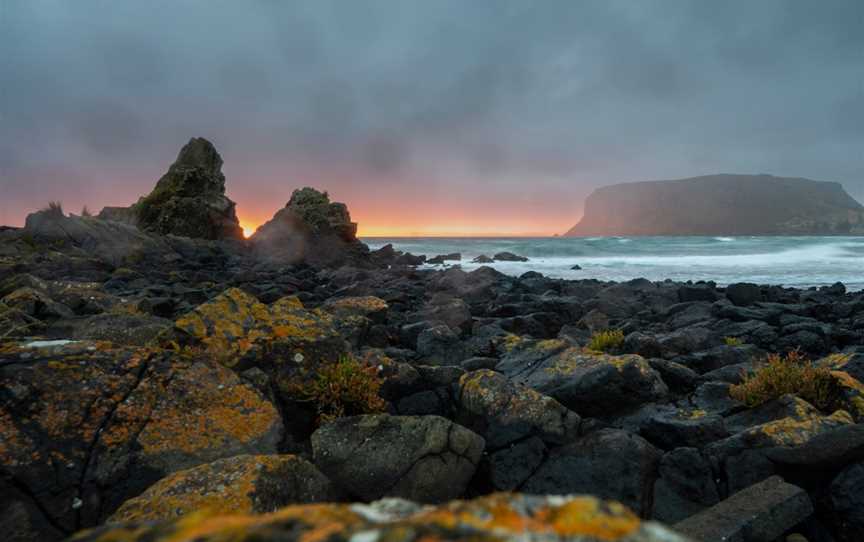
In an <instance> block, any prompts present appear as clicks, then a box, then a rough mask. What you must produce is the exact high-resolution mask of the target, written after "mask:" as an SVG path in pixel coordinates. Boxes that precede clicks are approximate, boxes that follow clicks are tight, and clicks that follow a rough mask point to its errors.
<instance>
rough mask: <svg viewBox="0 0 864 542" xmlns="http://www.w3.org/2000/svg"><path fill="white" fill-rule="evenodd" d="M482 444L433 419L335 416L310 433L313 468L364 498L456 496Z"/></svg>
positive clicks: (439, 498) (459, 428)
mask: <svg viewBox="0 0 864 542" xmlns="http://www.w3.org/2000/svg"><path fill="white" fill-rule="evenodd" d="M483 446H484V442H483V438H482V437H480V436H478V435H477V434H475V433H473V432H472V431H470V430H468V429H466V428H464V427H462V426H460V425H456V424H454V423H453V422H451V421H449V420H447V419H445V418H441V417H438V416H389V415H387V414H380V415H370V416H355V417H351V418H340V419H338V420H335V421H333V422H331V423H328V424H326V425H324V426H322V427H321V428H320V429H318V430H317V431H315V433H313V434H312V449H313V450H314V453H315V464H316V465H317V466H318V468H319V469H321V471H322V472H324V474H326V475H327V476H328V477H329V478H330V479H331V480H333V481H334V482H335V483H337V484H338V485H339V486H341V487H343V488H344V489H346V490H347V491H349V492H350V493H351V494H353V495H355V496H357V497H360V498H362V499H365V500H374V499H378V498H381V497H383V496H385V495H386V496H392V497H403V498H406V499H413V500H416V501H419V502H438V501H443V500H447V499H451V498H455V497H457V496H459V495H461V494H462V492H463V491H464V490H465V487H466V486H467V485H468V481H469V480H470V479H471V477H472V476H473V475H474V471H475V470H476V468H477V463H478V461H479V460H480V455H481V454H482V453H483Z"/></svg>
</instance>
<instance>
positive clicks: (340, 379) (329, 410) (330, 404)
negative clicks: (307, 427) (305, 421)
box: [292, 356, 387, 423]
mask: <svg viewBox="0 0 864 542" xmlns="http://www.w3.org/2000/svg"><path fill="white" fill-rule="evenodd" d="M305 376H306V377H305V378H304V377H303V375H301V379H300V381H299V382H297V383H295V384H294V385H293V386H292V388H293V389H292V391H293V393H294V395H295V396H296V397H297V398H298V399H299V400H300V401H303V402H308V403H312V404H313V405H314V406H315V409H316V411H317V414H318V423H324V422H327V421H329V420H333V419H336V418H341V417H343V416H356V415H360V414H374V413H376V412H384V411H385V410H386V408H387V403H386V402H385V401H384V399H382V398H381V397H380V396H379V395H378V392H379V390H380V389H381V384H382V379H381V377H380V376H379V375H378V370H377V369H376V368H375V367H372V366H369V365H367V364H366V363H364V362H362V361H359V360H357V359H356V358H354V357H352V356H343V357H342V358H340V359H339V360H338V361H336V362H330V363H324V364H322V365H320V366H318V367H317V368H316V369H315V370H314V372H313V373H312V374H309V375H305Z"/></svg>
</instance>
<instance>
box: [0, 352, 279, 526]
mask: <svg viewBox="0 0 864 542" xmlns="http://www.w3.org/2000/svg"><path fill="white" fill-rule="evenodd" d="M281 433H282V423H281V420H280V418H279V415H278V412H277V410H276V408H275V407H274V406H273V405H272V404H271V403H269V402H267V401H266V400H265V399H264V398H263V396H262V395H261V394H260V393H259V392H258V391H257V390H255V389H254V388H252V387H251V386H249V385H247V384H245V383H244V382H243V381H241V380H240V379H239V377H238V376H237V375H236V374H235V373H234V372H232V371H230V370H228V369H226V368H224V367H222V366H220V365H218V364H215V363H212V362H208V361H206V360H203V359H200V358H197V357H194V356H181V355H179V354H177V353H172V352H167V351H159V350H146V349H138V350H131V349H125V348H114V347H112V346H111V345H110V344H106V343H92V342H80V343H73V344H67V345H61V346H58V347H55V348H41V349H20V348H19V349H18V350H17V351H8V352H7V353H4V363H3V364H2V365H0V435H2V438H0V471H2V477H3V478H4V479H6V480H11V481H12V483H13V485H14V486H15V487H16V488H18V489H19V490H20V491H21V492H22V493H23V494H24V495H25V496H26V499H24V500H21V499H20V498H17V497H15V496H13V495H11V494H9V493H4V494H2V495H0V510H3V509H7V508H9V507H10V506H19V507H20V506H24V507H26V508H27V509H28V510H30V511H31V512H32V513H33V514H35V515H36V516H37V517H40V518H41V519H40V521H41V522H42V523H44V524H50V525H52V526H54V527H55V528H56V529H57V531H58V532H61V533H67V534H68V533H70V532H72V531H74V530H77V529H79V528H81V527H83V526H88V525H95V524H96V523H97V522H99V521H101V520H102V519H104V518H105V517H106V516H107V515H108V514H110V513H111V512H113V511H114V510H115V509H116V508H117V507H118V506H119V505H120V504H121V503H122V502H123V501H124V500H126V499H127V498H129V497H131V496H134V495H137V494H138V493H140V492H141V491H142V490H144V489H145V488H146V487H147V486H149V485H150V484H152V483H153V482H155V481H156V480H158V479H159V478H161V477H163V476H165V475H166V474H170V473H172V472H175V471H177V470H181V469H186V468H189V467H193V466H196V465H199V464H201V463H206V462H209V461H213V460H216V459H219V458H222V457H229V456H233V455H237V454H243V453H273V452H275V450H276V444H277V442H279V440H280V438H281ZM24 539H26V538H24ZM34 539H39V536H34Z"/></svg>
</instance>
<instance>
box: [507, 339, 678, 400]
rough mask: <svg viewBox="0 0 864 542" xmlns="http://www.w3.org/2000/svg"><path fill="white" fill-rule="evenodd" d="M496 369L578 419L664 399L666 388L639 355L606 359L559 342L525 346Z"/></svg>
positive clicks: (510, 355) (606, 356) (509, 354)
mask: <svg viewBox="0 0 864 542" xmlns="http://www.w3.org/2000/svg"><path fill="white" fill-rule="evenodd" d="M496 369H497V370H499V371H501V372H503V373H504V374H506V375H508V376H510V377H511V378H512V379H513V380H514V382H517V383H520V384H524V385H526V386H529V387H531V388H534V389H535V390H537V391H539V392H540V393H544V394H546V395H549V396H551V397H554V398H555V399H557V400H558V401H560V402H561V403H562V404H563V405H565V406H566V407H568V408H570V409H573V410H574V411H576V412H577V413H579V414H580V415H583V416H584V415H590V416H612V415H615V414H616V413H621V412H624V411H626V410H628V409H632V408H635V407H637V406H639V405H640V404H643V403H646V402H650V401H658V400H661V399H663V398H664V397H666V395H667V394H668V392H669V389H668V388H667V387H666V384H665V383H664V382H663V380H662V379H661V378H660V375H659V374H658V373H657V371H655V370H654V369H652V368H651V366H650V365H649V364H648V362H646V361H645V360H644V359H643V358H641V357H640V356H634V355H628V356H610V355H607V354H597V353H589V352H583V351H582V350H581V349H580V348H572V347H571V348H566V345H565V344H562V341H556V340H552V341H540V342H539V343H531V342H527V341H526V344H525V345H524V346H517V347H516V348H514V349H513V351H511V352H510V353H508V355H507V356H506V357H504V358H502V360H501V363H500V364H499V365H498V366H497V367H496Z"/></svg>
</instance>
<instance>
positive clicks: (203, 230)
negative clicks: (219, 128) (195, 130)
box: [104, 137, 243, 240]
mask: <svg viewBox="0 0 864 542" xmlns="http://www.w3.org/2000/svg"><path fill="white" fill-rule="evenodd" d="M131 212H132V214H133V215H134V219H135V222H136V223H137V225H138V226H139V227H140V228H141V229H143V230H145V231H151V232H155V233H160V234H163V235H164V234H169V233H170V234H173V235H180V236H184V237H193V238H200V239H235V240H240V239H242V238H243V230H242V229H241V228H240V223H239V221H238V220H237V214H236V212H235V211H234V202H233V201H231V200H230V199H228V198H227V197H226V196H225V176H224V175H223V174H222V157H221V156H219V153H218V152H216V149H215V148H214V147H213V144H212V143H210V142H209V141H207V140H206V139H203V138H200V137H198V138H193V139H190V140H189V143H187V144H186V146H184V147H183V148H182V149H181V150H180V154H179V155H178V156H177V160H176V161H175V162H174V163H173V164H171V167H170V168H169V169H168V172H167V173H166V174H165V175H163V176H162V178H161V179H159V182H157V183H156V187H155V188H154V189H153V191H152V192H151V193H150V194H149V195H147V196H145V197H143V198H141V199H140V200H139V201H138V203H136V204H135V205H133V206H132V208H131ZM112 215H113V217H116V216H117V214H116V211H111V210H109V211H107V212H106V215H104V216H107V217H112Z"/></svg>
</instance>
